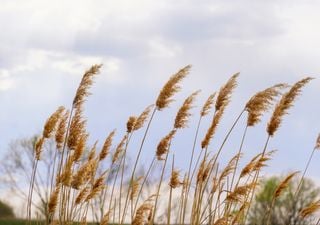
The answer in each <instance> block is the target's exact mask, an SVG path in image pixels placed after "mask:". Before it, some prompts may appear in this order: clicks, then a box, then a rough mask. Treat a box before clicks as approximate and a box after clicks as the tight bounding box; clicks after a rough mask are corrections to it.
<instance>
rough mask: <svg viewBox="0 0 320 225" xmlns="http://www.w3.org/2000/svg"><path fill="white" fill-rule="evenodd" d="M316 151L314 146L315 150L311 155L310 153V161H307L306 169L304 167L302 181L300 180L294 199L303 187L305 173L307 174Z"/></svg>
mask: <svg viewBox="0 0 320 225" xmlns="http://www.w3.org/2000/svg"><path fill="white" fill-rule="evenodd" d="M315 151H316V148H313V150H312V152H311V155H310V157H309V159H308V163H307V165H306V167H305V169H304V171H303V174H302V177H301V179H300V182H299V184H298V187H297V190H296V191H295V193H294V199H296V197H297V195H298V194H299V193H300V191H301V187H302V184H303V181H304V178H305V175H306V173H307V170H308V168H309V166H310V164H311V160H312V158H313V155H314V153H315Z"/></svg>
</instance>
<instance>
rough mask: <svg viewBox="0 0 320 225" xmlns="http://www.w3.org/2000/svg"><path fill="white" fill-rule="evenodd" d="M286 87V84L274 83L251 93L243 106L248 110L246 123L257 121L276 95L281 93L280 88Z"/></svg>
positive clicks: (250, 123) (251, 123)
mask: <svg viewBox="0 0 320 225" xmlns="http://www.w3.org/2000/svg"><path fill="white" fill-rule="evenodd" d="M286 87H288V85H287V84H276V85H274V86H272V87H269V88H267V89H265V90H263V91H259V92H258V93H256V94H255V95H253V96H252V97H251V98H250V100H249V101H248V102H247V104H246V106H245V110H246V111H247V112H248V119H247V125H248V126H254V125H256V124H257V123H259V122H260V120H261V116H262V114H263V113H264V112H266V111H268V110H269V108H270V107H271V105H272V104H273V102H274V101H275V99H276V97H278V96H279V95H280V94H281V92H280V90H281V89H284V88H286Z"/></svg>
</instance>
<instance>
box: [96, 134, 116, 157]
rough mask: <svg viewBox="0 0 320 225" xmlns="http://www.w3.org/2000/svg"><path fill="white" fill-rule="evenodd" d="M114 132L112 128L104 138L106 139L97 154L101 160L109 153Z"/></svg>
mask: <svg viewBox="0 0 320 225" xmlns="http://www.w3.org/2000/svg"><path fill="white" fill-rule="evenodd" d="M115 133H116V131H115V130H113V131H112V132H111V133H110V134H109V135H108V137H107V138H106V140H105V141H104V144H103V147H102V150H101V152H100V154H99V160H100V161H101V160H103V159H105V158H106V157H107V155H108V154H109V151H110V148H111V144H112V140H113V137H114V134H115Z"/></svg>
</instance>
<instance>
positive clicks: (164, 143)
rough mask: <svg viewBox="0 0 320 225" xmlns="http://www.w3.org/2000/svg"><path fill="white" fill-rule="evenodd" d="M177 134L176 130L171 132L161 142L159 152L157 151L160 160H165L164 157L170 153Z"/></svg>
mask: <svg viewBox="0 0 320 225" xmlns="http://www.w3.org/2000/svg"><path fill="white" fill-rule="evenodd" d="M175 133H176V130H172V131H170V133H169V134H168V135H166V136H165V137H164V138H162V140H161V141H160V142H159V144H158V147H157V151H156V156H157V159H158V160H164V158H163V155H165V154H167V153H168V151H169V145H170V142H171V140H172V138H173V137H174V135H175Z"/></svg>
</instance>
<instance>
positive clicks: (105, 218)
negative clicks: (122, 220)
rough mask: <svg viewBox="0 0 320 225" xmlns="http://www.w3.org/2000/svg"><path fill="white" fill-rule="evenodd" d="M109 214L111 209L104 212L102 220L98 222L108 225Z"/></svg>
mask: <svg viewBox="0 0 320 225" xmlns="http://www.w3.org/2000/svg"><path fill="white" fill-rule="evenodd" d="M110 214H111V211H108V212H107V213H105V214H104V215H103V217H102V220H101V222H100V225H108V224H109V220H110Z"/></svg>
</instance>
